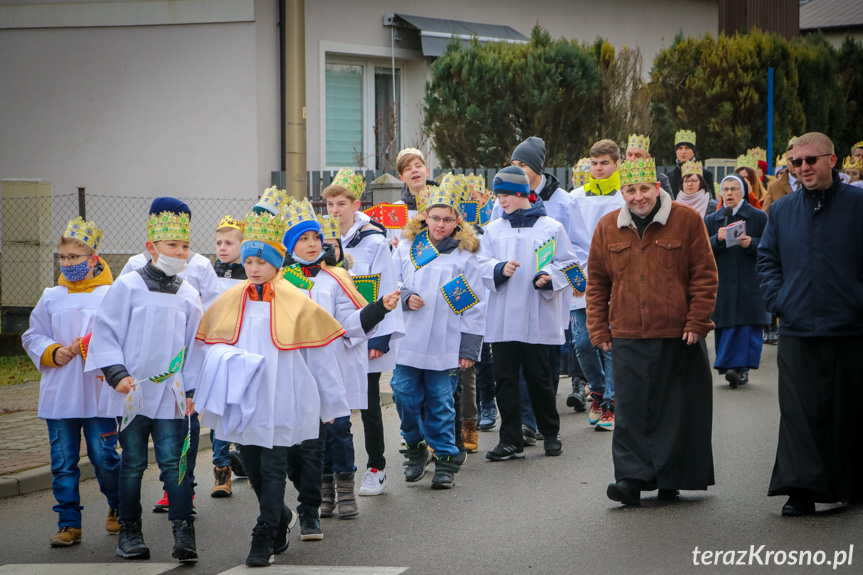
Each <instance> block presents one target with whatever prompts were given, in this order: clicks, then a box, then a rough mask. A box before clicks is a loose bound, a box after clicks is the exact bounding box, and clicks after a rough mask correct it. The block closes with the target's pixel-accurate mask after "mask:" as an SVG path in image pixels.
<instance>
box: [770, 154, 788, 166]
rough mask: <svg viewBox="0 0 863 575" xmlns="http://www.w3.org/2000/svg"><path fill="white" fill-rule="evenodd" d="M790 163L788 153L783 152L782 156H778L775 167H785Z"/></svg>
mask: <svg viewBox="0 0 863 575" xmlns="http://www.w3.org/2000/svg"><path fill="white" fill-rule="evenodd" d="M787 164H788V155H787V154H782V155H781V156H776V165H775V166H773V167H774V168H785V167H787Z"/></svg>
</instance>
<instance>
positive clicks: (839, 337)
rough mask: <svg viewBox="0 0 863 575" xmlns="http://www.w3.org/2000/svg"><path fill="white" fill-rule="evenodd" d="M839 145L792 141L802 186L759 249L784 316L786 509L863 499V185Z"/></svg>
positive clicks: (776, 471)
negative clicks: (852, 178)
mask: <svg viewBox="0 0 863 575" xmlns="http://www.w3.org/2000/svg"><path fill="white" fill-rule="evenodd" d="M836 160H837V158H836V154H835V153H834V151H833V142H831V141H830V139H829V138H828V137H827V136H825V135H824V134H821V133H819V132H810V133H808V134H804V135H802V136H800V137H799V138H797V140H796V141H795V142H794V160H793V165H794V167H795V168H796V169H797V176H798V178H799V179H800V182H801V183H802V184H803V187H802V188H801V190H800V192H799V193H793V194H789V195H788V196H785V197H784V198H781V199H779V201H777V202H776V203H774V204H773V205H772V206H771V208H770V218H769V219H768V221H767V226H766V227H765V229H764V233H763V235H762V236H761V243H760V245H759V246H758V263H757V269H758V279H759V282H760V284H761V292H762V294H763V295H764V303H765V305H766V307H767V310H768V311H770V312H771V313H774V314H776V315H777V316H779V350H778V352H777V363H778V365H779V412H780V419H779V443H778V445H777V447H776V463H775V465H774V467H773V477H772V478H771V480H770V490H769V491H768V495H771V496H775V495H785V496H787V497H788V500H787V501H786V503H785V505H784V506H783V507H782V515H790V516H799V515H809V514H812V513H814V512H815V504H816V503H835V502H838V501H841V502H843V503H850V502H853V501H856V502H859V501H860V500H861V498H863V463H861V461H863V458H861V443H860V438H861V437H863V419H861V418H860V417H859V411H860V406H861V405H863V376H861V371H860V367H859V356H860V350H861V349H863V226H861V225H860V222H863V190H860V189H859V188H856V187H854V186H850V185H848V184H843V183H842V181H841V180H840V179H839V174H838V173H837V172H836V171H835V170H834V166H835V165H836Z"/></svg>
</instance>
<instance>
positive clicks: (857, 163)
mask: <svg viewBox="0 0 863 575" xmlns="http://www.w3.org/2000/svg"><path fill="white" fill-rule="evenodd" d="M842 169H843V170H860V171H863V158H855V157H854V156H848V157H847V158H845V161H844V162H842Z"/></svg>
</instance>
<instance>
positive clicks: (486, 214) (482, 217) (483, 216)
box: [479, 199, 494, 226]
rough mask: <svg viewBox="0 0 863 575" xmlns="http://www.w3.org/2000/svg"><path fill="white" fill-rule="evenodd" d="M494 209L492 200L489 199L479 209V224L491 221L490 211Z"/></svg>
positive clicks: (482, 224)
mask: <svg viewBox="0 0 863 575" xmlns="http://www.w3.org/2000/svg"><path fill="white" fill-rule="evenodd" d="M493 209H494V200H491V199H490V200H489V201H487V202H486V203H485V205H484V206H483V207H482V208H481V209H480V211H479V225H481V226H484V225H486V224H487V223H489V222H490V221H491V211H492V210H493Z"/></svg>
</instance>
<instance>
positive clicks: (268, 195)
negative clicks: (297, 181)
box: [255, 186, 290, 215]
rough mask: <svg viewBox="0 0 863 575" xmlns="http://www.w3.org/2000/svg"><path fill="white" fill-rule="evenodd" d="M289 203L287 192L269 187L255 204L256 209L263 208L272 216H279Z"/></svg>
mask: <svg viewBox="0 0 863 575" xmlns="http://www.w3.org/2000/svg"><path fill="white" fill-rule="evenodd" d="M289 202H290V198H289V197H288V192H287V190H280V189H279V188H277V187H276V186H270V187H269V188H267V189H266V190H264V193H263V194H261V199H260V200H259V201H258V203H257V204H255V207H256V208H264V209H266V210H267V211H269V212H270V213H272V214H274V215H278V214H281V213H282V212H283V211H284V210H285V206H286V205H287V204H288V203H289Z"/></svg>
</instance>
